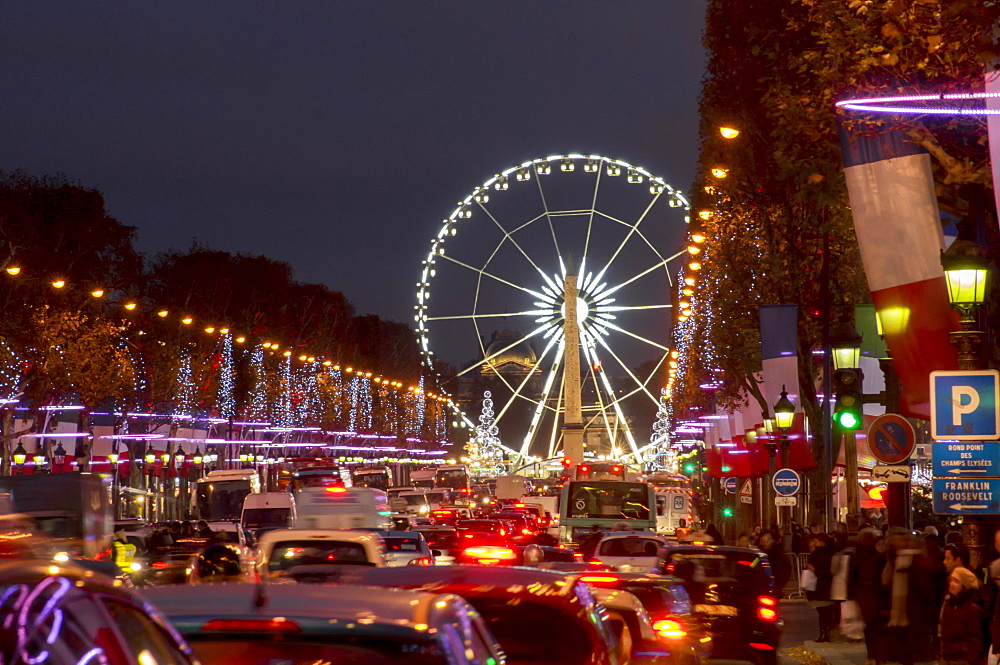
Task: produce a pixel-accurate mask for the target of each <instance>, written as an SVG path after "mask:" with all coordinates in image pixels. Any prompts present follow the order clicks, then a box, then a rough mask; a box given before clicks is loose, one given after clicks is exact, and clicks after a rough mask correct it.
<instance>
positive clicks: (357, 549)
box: [257, 529, 386, 581]
mask: <svg viewBox="0 0 1000 665" xmlns="http://www.w3.org/2000/svg"><path fill="white" fill-rule="evenodd" d="M384 565H386V562H385V545H384V543H383V542H382V537H381V536H379V535H378V534H377V533H376V532H374V531H351V530H346V529H274V530H272V531H268V532H267V533H265V534H264V535H263V536H261V539H260V546H259V547H258V548H257V572H258V573H259V574H260V575H261V576H262V577H274V578H281V577H291V578H294V579H297V580H308V581H319V580H323V579H325V578H326V575H327V574H331V575H333V574H336V573H338V569H339V568H341V567H343V566H375V567H381V566H384Z"/></svg>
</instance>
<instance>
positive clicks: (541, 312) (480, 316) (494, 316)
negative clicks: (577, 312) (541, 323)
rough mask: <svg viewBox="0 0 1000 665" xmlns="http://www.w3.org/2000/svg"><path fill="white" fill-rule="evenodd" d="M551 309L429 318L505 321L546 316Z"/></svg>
mask: <svg viewBox="0 0 1000 665" xmlns="http://www.w3.org/2000/svg"><path fill="white" fill-rule="evenodd" d="M552 313H553V311H552V310H551V309H531V310H528V311H525V312H504V313H502V314H461V315H455V316H428V317H427V320H428V321H458V320H463V319H505V318H507V317H508V316H545V315H548V314H552Z"/></svg>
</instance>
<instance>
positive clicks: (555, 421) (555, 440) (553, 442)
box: [549, 381, 566, 457]
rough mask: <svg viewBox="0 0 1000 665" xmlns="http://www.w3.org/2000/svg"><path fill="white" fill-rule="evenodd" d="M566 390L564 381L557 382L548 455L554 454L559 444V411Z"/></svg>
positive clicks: (553, 455) (552, 455)
mask: <svg viewBox="0 0 1000 665" xmlns="http://www.w3.org/2000/svg"><path fill="white" fill-rule="evenodd" d="M565 392H566V382H565V381H560V382H559V397H558V398H556V413H555V415H554V416H553V418H552V432H551V433H550V434H549V457H555V456H556V446H558V445H559V413H560V411H561V409H562V403H563V398H564V396H565Z"/></svg>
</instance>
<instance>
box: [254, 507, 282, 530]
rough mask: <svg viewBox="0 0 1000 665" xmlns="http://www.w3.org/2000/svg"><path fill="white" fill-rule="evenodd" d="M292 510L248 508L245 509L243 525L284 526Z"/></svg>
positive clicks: (260, 526) (257, 526) (256, 527)
mask: <svg viewBox="0 0 1000 665" xmlns="http://www.w3.org/2000/svg"><path fill="white" fill-rule="evenodd" d="M291 514H292V511H291V510H289V509H288V508H248V509H246V510H244V511H243V525H244V526H245V527H246V528H248V529H268V528H279V529H280V528H284V527H287V526H288V518H289V516H291Z"/></svg>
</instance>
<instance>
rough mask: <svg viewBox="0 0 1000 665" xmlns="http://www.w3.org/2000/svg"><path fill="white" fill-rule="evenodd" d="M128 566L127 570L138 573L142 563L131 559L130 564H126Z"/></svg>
mask: <svg viewBox="0 0 1000 665" xmlns="http://www.w3.org/2000/svg"><path fill="white" fill-rule="evenodd" d="M128 568H129V570H131V571H132V572H133V573H138V572H139V571H140V570H142V564H141V563H139V562H138V561H133V562H132V563H130V564H129V565H128Z"/></svg>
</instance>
